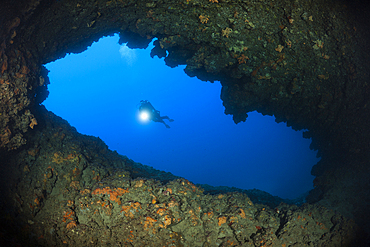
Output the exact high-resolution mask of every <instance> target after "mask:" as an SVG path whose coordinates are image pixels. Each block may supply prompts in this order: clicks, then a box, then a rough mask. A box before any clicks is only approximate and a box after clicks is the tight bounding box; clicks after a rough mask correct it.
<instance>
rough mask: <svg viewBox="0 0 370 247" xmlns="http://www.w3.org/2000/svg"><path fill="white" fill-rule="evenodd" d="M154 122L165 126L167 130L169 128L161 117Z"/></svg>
mask: <svg viewBox="0 0 370 247" xmlns="http://www.w3.org/2000/svg"><path fill="white" fill-rule="evenodd" d="M156 122H159V123H163V124H164V125H165V126H166V128H167V129H169V128H170V126H169V125H168V124H166V123H165V122H164V121H163V118H162V117H161V118H160V119H156Z"/></svg>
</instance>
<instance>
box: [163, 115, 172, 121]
mask: <svg viewBox="0 0 370 247" xmlns="http://www.w3.org/2000/svg"><path fill="white" fill-rule="evenodd" d="M162 119H168V121H170V122H173V121H174V120H173V119H171V118H170V117H169V116H163V117H162Z"/></svg>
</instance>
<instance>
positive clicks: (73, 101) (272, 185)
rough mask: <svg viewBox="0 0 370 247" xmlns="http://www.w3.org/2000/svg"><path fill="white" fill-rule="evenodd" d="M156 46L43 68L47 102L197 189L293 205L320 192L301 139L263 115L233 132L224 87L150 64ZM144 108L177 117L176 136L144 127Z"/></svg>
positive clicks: (107, 47)
mask: <svg viewBox="0 0 370 247" xmlns="http://www.w3.org/2000/svg"><path fill="white" fill-rule="evenodd" d="M152 47H153V46H152V43H151V45H150V46H149V48H147V49H145V50H142V49H129V48H128V47H126V46H125V45H119V44H118V35H114V36H113V37H104V38H101V39H100V40H99V41H98V42H96V43H94V44H93V45H92V46H91V47H89V48H88V49H87V50H86V51H85V52H83V53H80V54H70V55H67V56H66V57H65V58H63V59H59V60H57V61H55V62H51V63H49V64H46V65H45V66H46V68H47V69H48V70H49V71H50V72H49V78H50V82H51V84H50V85H49V87H48V88H49V91H50V95H49V97H48V98H47V99H46V100H45V101H44V103H43V104H44V105H45V106H46V108H47V109H48V110H50V111H52V112H54V113H55V114H57V115H59V116H61V117H62V118H64V119H66V120H67V121H68V122H69V123H70V124H71V125H72V126H74V127H76V129H77V130H78V131H79V132H80V133H82V134H87V135H93V136H98V137H100V138H101V139H102V140H103V141H104V142H105V143H106V144H107V145H108V146H109V148H110V149H111V150H116V151H117V152H118V153H119V154H122V155H126V156H127V157H128V158H130V159H132V160H134V161H135V162H140V163H142V164H144V165H149V166H152V167H153V168H155V169H159V170H163V171H167V172H171V173H173V174H174V175H176V176H180V177H184V178H186V179H188V180H190V181H192V182H194V183H199V184H209V185H212V186H232V187H237V188H241V189H253V188H257V189H260V190H263V191H266V192H268V193H270V194H272V195H274V196H279V197H282V198H289V199H293V198H296V197H298V196H300V195H302V194H304V193H305V192H307V191H308V190H310V189H312V188H313V185H312V180H313V178H314V177H313V176H312V175H310V171H311V168H312V166H313V165H315V164H316V163H317V162H318V160H319V159H318V158H316V154H317V151H312V150H310V149H309V145H310V142H311V140H310V139H304V138H303V137H302V131H294V130H293V129H292V128H290V127H287V126H286V124H285V123H276V122H275V121H274V117H271V116H262V115H261V114H259V113H257V112H252V113H248V115H249V117H248V119H247V121H246V122H243V123H239V124H237V125H236V124H235V123H234V122H233V120H232V117H231V116H230V115H225V114H224V107H223V105H222V101H221V99H220V91H221V85H220V83H219V82H217V81H216V82H215V83H209V82H202V81H200V80H198V79H196V78H190V77H189V76H187V75H186V74H185V73H184V71H183V69H184V66H178V67H176V68H170V67H168V66H166V65H165V64H164V62H163V59H159V58H158V57H154V58H153V59H152V58H151V57H150V56H149V53H150V50H151V48H152ZM140 100H149V101H150V102H151V103H152V104H153V105H154V107H155V108H156V109H157V110H159V111H161V115H168V116H169V117H171V118H173V119H174V120H175V121H174V122H171V123H169V125H170V127H171V128H170V129H167V128H165V126H164V125H163V124H161V123H154V122H149V123H148V124H142V123H140V122H139V121H137V117H136V115H137V105H138V103H139V102H140Z"/></svg>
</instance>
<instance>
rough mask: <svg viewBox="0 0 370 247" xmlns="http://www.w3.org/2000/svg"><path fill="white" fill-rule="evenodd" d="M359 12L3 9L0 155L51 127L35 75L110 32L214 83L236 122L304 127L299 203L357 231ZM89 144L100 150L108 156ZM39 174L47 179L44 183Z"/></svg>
mask: <svg viewBox="0 0 370 247" xmlns="http://www.w3.org/2000/svg"><path fill="white" fill-rule="evenodd" d="M369 12H370V8H369V2H368V1H360V0H358V1H344V0H341V1H334V0H325V1H324V0H311V1H306V0H279V1H278V0H233V1H231V0H176V1H169V0H165V1H161V0H152V1H149V0H110V1H107V0H96V1H91V0H23V1H11V0H5V1H3V3H2V5H1V7H0V23H1V25H2V28H1V29H0V74H1V76H0V100H1V104H0V151H1V152H0V156H1V155H2V157H6V155H8V156H7V157H10V156H12V157H16V156H17V155H18V154H19V153H17V152H18V151H19V152H22V148H24V147H25V146H27V145H28V141H29V140H30V139H33V140H34V139H37V138H38V137H37V136H36V135H38V134H36V133H40V131H42V128H45V129H46V126H48V124H49V125H51V123H52V122H53V123H54V122H55V121H54V120H52V119H54V117H51V114H50V113H45V112H44V111H43V110H40V109H41V108H40V106H39V105H40V104H41V103H42V102H43V101H44V100H45V99H46V98H47V96H48V90H47V86H48V84H50V83H52V82H50V81H49V79H48V71H47V69H46V68H45V67H44V66H43V65H44V64H46V63H49V62H52V61H55V60H57V59H60V58H63V57H64V56H65V55H66V54H68V53H80V52H83V51H84V50H86V49H87V47H88V46H90V45H91V44H92V43H93V42H95V41H98V40H99V39H100V38H101V37H103V36H109V35H113V34H115V33H118V34H119V35H120V41H119V42H120V43H127V46H128V47H129V48H132V49H137V48H146V47H148V44H149V43H150V42H151V41H153V40H154V48H153V49H152V51H151V56H152V57H154V56H158V57H160V58H163V57H164V60H165V63H166V65H167V66H170V67H176V66H178V65H186V67H185V72H186V74H187V75H189V76H190V77H197V78H199V79H200V80H204V81H210V82H213V81H216V80H217V81H220V82H221V85H222V90H221V100H222V101H223V105H224V107H225V114H230V115H232V116H233V120H234V122H235V123H239V122H242V121H246V120H247V117H248V112H251V111H254V110H257V111H258V112H260V113H262V114H267V115H274V116H275V117H276V121H278V122H286V123H287V125H288V126H292V128H293V129H295V130H300V129H308V131H307V132H305V133H304V137H306V138H312V144H311V148H312V149H318V150H319V155H320V156H321V157H322V159H321V161H320V162H319V163H318V164H317V165H315V167H314V168H313V170H312V174H313V175H315V176H316V179H315V186H316V188H315V189H314V190H313V192H312V193H310V198H311V199H310V200H309V201H311V202H320V203H321V204H322V205H325V206H327V207H330V206H332V207H334V208H335V209H338V210H339V211H341V212H344V213H346V212H347V213H348V215H347V216H353V217H354V218H355V219H356V220H357V222H365V220H364V218H365V217H364V212H365V211H363V210H361V209H363V208H366V207H365V206H366V205H369V195H368V192H369V191H370V186H369V183H368V179H366V177H368V174H370V172H369V170H368V167H369V164H368V160H369V157H368V156H369V154H370V142H369V140H370V131H369V129H370V128H368V127H369V124H368V123H369V122H370V121H369V116H370V114H369V113H370V112H369V109H370V104H369V103H370V102H369V101H370V97H368V95H369V90H370V85H369V73H370V63H369V62H368V61H369V54H370V49H369V42H367V41H368V40H369V28H368V27H369V23H368V22H369V21H368V16H369V14H370V13H369ZM66 73H68V71H66ZM123 83H124V82H123ZM101 86H102V87H106V86H107V83H106V82H102V84H101ZM60 126H62V127H60V128H61V129H60V130H58V132H57V134H58V135H61V133H63V135H64V136H65V135H66V134H64V132H63V131H64V130H67V129H68V130H69V128H70V127H68V126H67V124H64V123H63V124H61V125H60ZM63 126H64V127H63ZM49 129H50V128H49ZM51 129H52V128H51ZM63 129H64V130H63ZM38 131H39V132H38ZM70 132H73V131H70ZM46 135H50V136H52V135H51V133H46V132H45V136H46ZM58 135H57V136H58ZM41 136H42V134H40V137H39V140H41V139H42V138H41ZM64 136H63V138H64ZM71 143H72V141H71V142H69V144H71ZM91 143H99V142H98V141H91ZM91 143H90V144H91ZM29 145H31V144H29ZM71 145H72V144H71ZM86 145H87V144H86ZM94 145H95V144H94ZM99 145H101V147H99V148H97V150H100V151H99V152H101V153H104V154H106V153H109V152H108V151H107V150H106V149H107V148H106V147H104V145H103V144H99ZM28 148H30V147H28ZM53 148H54V149H53V154H52V155H51V156H50V157H51V158H52V159H53V162H54V163H55V164H61V163H62V161H61V163H58V162H59V161H60V159H61V158H60V157H61V155H60V153H58V152H59V151H58V152H57V151H56V150H59V148H60V149H63V147H59V146H58V147H53ZM32 150H39V149H37V148H34V149H32ZM32 150H29V151H27V154H28V156H31V157H28V158H29V159H36V158H34V156H36V153H37V152H39V151H37V152H36V151H32ZM101 150H103V151H101ZM54 151H55V152H54ZM40 152H41V151H40ZM50 152H51V151H50ZM4 154H5V155H4ZM89 155H90V156H93V154H91V153H90V154H89ZM87 156H88V155H87V154H86V157H87ZM19 157H22V156H19ZM45 157H46V156H45ZM68 157H69V156H68ZM68 157H67V158H68ZM71 157H72V156H71ZM81 157H82V156H81ZM75 158H76V157H74V156H73V157H72V158H71V159H73V160H74V159H75ZM76 159H77V158H76ZM86 160H87V158H86ZM1 161H2V162H4V160H1ZM17 162H18V161H17ZM19 162H20V161H19ZM40 162H41V161H40ZM120 162H123V161H120ZM125 162H126V161H125ZM125 162H123V163H125ZM80 163H82V162H80ZM4 164H5V163H4ZM42 164H43V163H42ZM127 164H130V162H128V163H127V162H126V163H125V165H126V166H128V165H127ZM43 165H44V164H43ZM81 166H83V165H81ZM24 169H25V168H23V171H24V172H29V170H27V169H29V168H27V169H26V170H24ZM47 169H49V168H47ZM50 169H51V168H50ZM50 169H49V170H48V171H49V173H48V174H55V173H52V172H53V171H52V170H50ZM81 169H86V167H85V168H84V167H82V168H81ZM12 172H13V171H12ZM31 172H32V169H31ZM21 176H23V175H19V177H21ZM50 176H51V177H50V178H51V179H56V178H55V176H54V177H53V175H50ZM360 177H361V178H364V177H365V179H359V178H360ZM48 178H49V177H48ZM171 178H173V177H171ZM170 180H171V179H168V180H167V181H166V182H168V181H170ZM19 181H20V180H19ZM35 183H36V182H35ZM174 183H175V182H174ZM182 183H183V185H185V182H182ZM35 186H36V185H35ZM74 186H75V184H74ZM176 186H177V185H176ZM186 186H187V185H186ZM189 187H191V185H189ZM108 188H109V187H108ZM135 188H136V187H135ZM359 188H361V189H359ZM97 189H98V190H97V191H98V192H99V193H100V192H101V188H97ZM106 191H108V192H110V193H111V192H112V190H109V189H108V190H106ZM121 192H122V191H121ZM121 192H120V193H121ZM162 192H163V191H162ZM360 192H361V193H362V197H361V198H359V197H356V193H360ZM18 193H21V192H18ZM99 193H98V194H99ZM104 193H105V192H104ZM124 193H126V192H122V193H121V194H122V195H123V194H124ZM168 193H169V192H168ZM13 196H14V195H13ZM21 196H22V195H21ZM27 196H29V195H24V197H27ZM42 196H43V195H42ZM198 196H200V195H198ZM38 198H39V197H37V198H36V199H38ZM40 198H41V196H40ZM149 198H150V196H149ZM338 198H340V199H338ZM29 199H30V200H34V198H31V197H30V198H29ZM44 199H45V198H44ZM150 199H152V198H150ZM363 199H365V200H363ZM16 200H18V199H14V201H16ZM243 200H244V199H243ZM18 201H19V200H18ZM349 201H351V202H352V203H353V205H356V206H353V205H348V202H349ZM41 204H42V203H41ZM333 205H334V206H333ZM338 205H339V206H338ZM37 206H40V205H39V204H37V205H36V206H32V207H33V209H34V208H37ZM40 207H41V206H40ZM339 207H342V209H339ZM354 208H355V209H356V210H354ZM263 210H265V209H264V208H263ZM350 210H352V211H350ZM368 214H369V213H367V215H368ZM307 215H309V213H308V212H307ZM361 220H363V221H361ZM366 222H367V221H366ZM64 223H66V222H64ZM364 224H365V223H364ZM366 224H368V223H366ZM72 227H74V226H72ZM333 229H334V228H333ZM368 229H370V226H369V225H368ZM368 232H370V230H369V231H368ZM256 241H257V240H256Z"/></svg>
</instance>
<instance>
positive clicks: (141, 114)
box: [140, 111, 149, 122]
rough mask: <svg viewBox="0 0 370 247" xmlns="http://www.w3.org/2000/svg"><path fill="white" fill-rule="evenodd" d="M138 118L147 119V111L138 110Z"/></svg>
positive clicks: (144, 120)
mask: <svg viewBox="0 0 370 247" xmlns="http://www.w3.org/2000/svg"><path fill="white" fill-rule="evenodd" d="M140 120H141V121H143V122H146V121H148V120H149V113H148V112H147V111H141V112H140Z"/></svg>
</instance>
